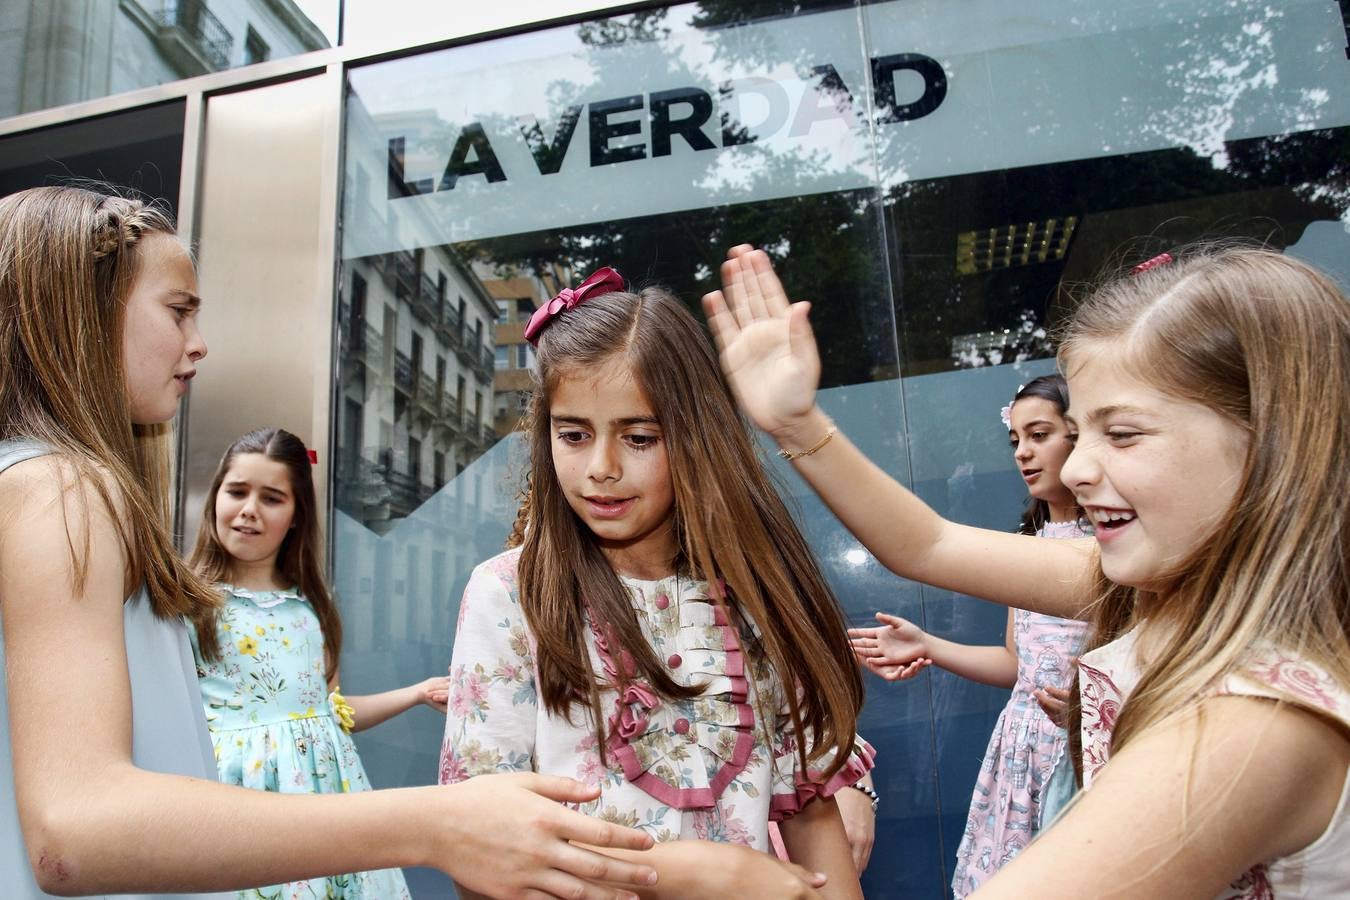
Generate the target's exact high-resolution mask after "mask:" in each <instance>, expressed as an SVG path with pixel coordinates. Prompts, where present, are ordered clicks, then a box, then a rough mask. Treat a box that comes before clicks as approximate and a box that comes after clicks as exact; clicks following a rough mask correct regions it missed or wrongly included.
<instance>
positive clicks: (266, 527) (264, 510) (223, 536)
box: [189, 428, 447, 900]
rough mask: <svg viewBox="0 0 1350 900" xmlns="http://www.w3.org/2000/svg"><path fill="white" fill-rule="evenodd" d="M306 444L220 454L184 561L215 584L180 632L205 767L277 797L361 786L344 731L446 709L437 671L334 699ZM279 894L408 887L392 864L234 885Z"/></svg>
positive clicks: (272, 432) (263, 439)
mask: <svg viewBox="0 0 1350 900" xmlns="http://www.w3.org/2000/svg"><path fill="white" fill-rule="evenodd" d="M312 468H313V466H312V464H311V456H310V452H309V451H308V450H306V449H305V444H304V442H303V441H301V440H300V439H299V438H298V437H296V436H295V435H293V434H291V433H290V432H289V431H283V430H282V429H279V428H263V429H259V430H257V431H253V432H250V433H248V434H246V435H244V436H243V437H240V438H239V439H238V440H236V441H235V442H234V443H232V444H231V445H230V446H229V448H228V449H227V450H226V451H225V455H224V456H223V457H222V458H221V460H220V465H219V466H218V467H217V468H216V474H215V476H214V478H212V481H211V488H210V490H208V491H207V493H206V504H205V507H204V509H203V511H202V522H201V525H200V527H199V528H198V530H197V543H196V546H195V547H194V549H193V551H192V556H191V558H190V559H189V565H191V566H192V568H193V569H194V570H195V571H196V572H197V573H198V574H199V575H201V576H202V577H203V578H205V579H206V580H207V581H208V582H211V583H212V584H214V585H215V587H216V588H217V589H218V590H220V591H221V593H222V596H223V600H224V604H223V606H220V607H216V606H210V607H204V608H203V609H201V610H200V611H199V612H198V614H197V616H196V622H195V623H194V625H195V628H194V629H193V631H192V632H191V633H190V635H189V636H190V638H191V640H192V650H193V655H194V656H195V657H196V660H197V676H198V678H199V679H200V680H201V694H202V702H203V704H204V706H205V709H206V727H207V729H208V730H209V731H210V733H211V745H212V747H213V748H214V750H215V757H216V770H217V772H218V774H219V776H220V780H221V781H223V782H225V783H226V784H238V785H242V786H244V787H249V788H255V789H257V790H264V791H280V792H282V793H286V794H345V793H348V792H351V791H368V790H370V782H369V780H368V779H367V778H366V773H365V769H364V768H363V767H362V766H361V759H360V757H359V756H358V755H357V752H356V745H355V744H353V743H352V740H351V738H350V737H349V736H348V735H349V734H350V733H351V732H353V731H362V730H364V729H366V728H371V727H373V726H375V725H378V724H380V723H381V722H383V721H385V720H386V719H389V718H392V717H393V716H396V715H398V714H400V713H402V712H406V711H407V710H409V709H411V708H413V707H414V706H419V705H422V704H425V705H427V706H430V707H431V708H433V709H437V710H440V711H441V712H445V696H446V683H447V679H446V677H445V676H444V675H442V676H439V677H432V678H427V679H425V680H423V681H421V682H418V683H416V684H411V685H408V686H407V687H403V688H399V689H397V690H392V691H386V692H384V693H381V694H373V695H369V696H361V697H357V696H353V697H345V698H344V697H343V696H342V695H341V694H340V693H339V692H338V691H339V688H338V657H339V653H340V652H341V650H342V619H341V617H340V616H339V615H338V609H337V604H336V603H335V602H334V600H333V596H332V594H331V593H330V592H329V590H328V584H327V582H326V580H325V579H324V575H323V564H322V562H321V561H320V558H319V548H320V547H321V546H322V545H323V541H322V536H321V535H320V532H319V521H318V516H319V513H318V501H317V499H316V497H315V492H314V476H313V472H312ZM276 896H287V897H290V896H313V897H350V898H356V897H364V898H378V900H384V898H389V900H394V898H398V897H405V898H406V897H407V896H408V888H407V885H406V884H405V883H404V880H403V874H402V872H400V871H399V870H397V869H386V870H382V871H377V872H355V873H351V874H344V875H333V876H328V877H325V878H317V879H312V880H306V881H303V882H297V883H291V884H286V885H280V886H276V887H269V888H255V889H250V890H247V891H241V892H240V893H239V894H238V897H239V900H251V898H263V897H276Z"/></svg>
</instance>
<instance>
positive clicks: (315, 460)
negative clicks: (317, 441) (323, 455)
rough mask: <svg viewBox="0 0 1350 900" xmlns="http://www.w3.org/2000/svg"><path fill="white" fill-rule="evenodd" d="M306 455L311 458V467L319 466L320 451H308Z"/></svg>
mask: <svg viewBox="0 0 1350 900" xmlns="http://www.w3.org/2000/svg"><path fill="white" fill-rule="evenodd" d="M305 453H306V455H308V456H309V464H310V465H311V466H317V465H318V464H319V451H318V450H306V451H305Z"/></svg>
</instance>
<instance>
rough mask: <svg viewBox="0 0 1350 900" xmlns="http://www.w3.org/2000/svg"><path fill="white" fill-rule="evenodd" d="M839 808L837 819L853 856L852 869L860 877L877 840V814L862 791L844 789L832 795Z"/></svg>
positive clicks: (849, 788)
mask: <svg viewBox="0 0 1350 900" xmlns="http://www.w3.org/2000/svg"><path fill="white" fill-rule="evenodd" d="M834 803H835V805H836V806H838V807H839V818H840V819H842V820H843V822H844V834H845V835H846V836H847V837H848V849H849V852H850V853H852V854H853V867H854V868H855V869H857V870H858V875H860V876H861V875H862V873H863V872H864V871H866V869H867V861H868V860H869V859H871V857H872V845H873V844H874V843H875V842H876V838H877V814H876V813H875V812H873V811H872V798H870V797H868V796H867V795H866V794H864V793H863V792H862V791H855V790H854V789H853V788H851V787H846V788H844V789H843V790H841V791H840V792H839V793H837V794H835V795H834Z"/></svg>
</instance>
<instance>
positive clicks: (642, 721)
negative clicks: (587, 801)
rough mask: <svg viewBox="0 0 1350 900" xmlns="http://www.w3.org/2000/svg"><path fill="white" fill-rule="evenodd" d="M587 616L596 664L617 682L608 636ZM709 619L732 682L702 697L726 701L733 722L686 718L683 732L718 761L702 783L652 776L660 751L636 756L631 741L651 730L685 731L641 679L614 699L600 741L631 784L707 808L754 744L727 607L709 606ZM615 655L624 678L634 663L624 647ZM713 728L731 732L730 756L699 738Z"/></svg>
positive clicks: (669, 800)
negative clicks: (681, 784)
mask: <svg viewBox="0 0 1350 900" xmlns="http://www.w3.org/2000/svg"><path fill="white" fill-rule="evenodd" d="M590 619H591V632H592V634H593V635H594V637H595V646H596V651H597V652H598V654H599V656H600V662H601V665H602V667H603V669H604V671H605V674H606V675H607V676H608V677H609V679H610V680H611V682H612V683H614V684H618V683H619V681H620V677H619V668H618V665H617V664H616V663H615V660H614V654H613V653H612V652H611V650H610V646H609V640H608V638H607V637H606V635H605V634H604V633H603V629H601V628H600V627H599V626H597V625H596V623H595V619H594V617H590ZM713 620H714V624H716V625H717V626H718V627H719V628H720V629H721V630H722V647H721V649H722V651H723V652H724V653H725V671H724V672H722V673H719V674H722V675H724V676H725V677H726V678H727V679H728V680H729V681H730V683H731V684H730V690H728V691H725V692H722V693H718V694H711V695H707V694H705V695H704V698H705V699H709V700H715V701H719V702H723V703H729V704H731V705H732V707H733V709H732V713H733V715H734V724H733V723H700V722H698V721H693V722H688V721H686V722H685V724H686V726H687V727H686V729H685V733H687V732H688V731H691V730H692V731H693V732H694V734H695V736H696V738H697V740H696V743H697V746H698V747H699V749H700V750H701V751H702V752H704V753H707V754H709V755H711V756H713V757H715V758H716V759H718V760H719V761H721V763H722V764H721V765H720V766H719V767H718V769H717V772H716V774H715V775H714V776H713V778H712V780H711V781H710V782H709V783H708V786H707V787H692V788H691V787H678V786H676V785H674V784H671V783H670V782H668V781H666V780H664V779H662V778H661V777H660V776H658V775H656V774H655V773H654V772H653V771H652V769H653V768H655V767H656V766H657V765H659V764H660V763H661V762H662V760H663V759H664V756H658V757H655V758H653V759H652V760H651V761H650V762H649V763H646V764H644V763H643V762H642V760H641V759H639V758H638V754H637V751H636V750H635V749H634V747H633V742H634V741H636V740H638V739H639V738H642V737H643V736H645V735H648V734H651V733H652V732H653V731H656V732H657V733H659V732H667V733H668V734H677V735H678V737H679V739H680V740H682V741H683V740H685V738H684V734H683V733H680V732H678V730H677V728H676V721H667V720H672V719H673V718H674V715H675V714H674V713H673V712H671V711H670V710H668V709H664V708H662V705H661V699H660V697H659V696H658V695H657V693H656V692H655V691H654V690H652V688H651V686H650V685H648V684H646V683H644V682H642V681H635V680H629V681H628V686H627V687H626V688H624V690H623V691H622V692H621V693H620V694H619V696H618V697H617V698H616V700H615V708H614V712H613V714H612V715H611V716H610V718H609V737H608V738H607V739H606V745H605V746H606V749H607V750H608V751H609V752H610V753H611V754H613V755H614V758H615V759H617V760H618V761H619V764H620V765H621V766H622V767H623V775H624V778H625V779H627V780H628V782H629V783H630V784H632V785H635V786H637V787H639V788H641V789H642V790H644V791H646V792H647V793H648V794H650V795H651V796H652V797H654V798H655V799H657V800H659V801H660V802H662V803H664V804H666V805H667V806H671V807H673V808H675V809H710V808H712V807H713V806H715V805H716V804H717V801H718V799H719V798H720V797H721V796H722V792H723V791H725V790H726V788H727V785H729V784H731V782H732V781H734V780H735V779H736V776H738V775H740V774H741V773H742V772H743V771H745V767H746V766H747V765H748V764H749V762H750V753H751V751H752V750H753V749H754V746H755V736H754V727H755V711H754V709H753V708H752V707H751V705H750V703H749V702H748V694H749V682H748V680H747V679H746V677H745V659H744V658H743V656H742V655H741V648H740V644H739V643H738V642H737V640H736V635H735V631H734V629H733V628H732V627H731V625H730V623H729V622H728V619H727V613H726V609H725V608H724V607H722V606H713ZM619 656H620V658H621V659H622V661H623V667H624V673H623V674H624V676H625V678H628V677H629V676H631V674H632V672H633V671H634V669H635V668H636V667H635V665H634V663H633V659H632V656H631V655H629V653H628V652H627V651H626V650H624V651H620V653H619ZM714 728H715V729H717V730H722V729H726V728H730V729H732V730H733V731H735V732H736V741H735V745H734V746H733V748H732V750H731V754H730V759H728V758H726V757H725V756H723V755H722V754H721V753H718V752H717V751H716V750H714V749H713V748H711V747H708V746H706V745H705V744H704V743H703V741H702V739H701V738H702V736H703V734H704V732H705V731H709V730H712V729H714ZM705 771H706V766H705Z"/></svg>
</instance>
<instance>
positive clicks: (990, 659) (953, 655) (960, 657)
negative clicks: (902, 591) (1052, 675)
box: [848, 609, 1017, 688]
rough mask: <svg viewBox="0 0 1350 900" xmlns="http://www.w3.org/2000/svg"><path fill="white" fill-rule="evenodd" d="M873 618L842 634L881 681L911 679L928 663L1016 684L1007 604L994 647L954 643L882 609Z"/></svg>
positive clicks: (975, 677) (973, 678)
mask: <svg viewBox="0 0 1350 900" xmlns="http://www.w3.org/2000/svg"><path fill="white" fill-rule="evenodd" d="M877 621H878V622H880V623H881V624H880V625H879V626H877V627H875V628H850V629H849V630H848V634H849V638H850V640H851V641H852V643H853V653H854V655H855V656H856V657H857V658H858V661H859V662H861V663H862V664H863V665H864V666H866V667H867V669H868V670H869V671H871V672H873V673H874V674H876V675H879V676H880V677H882V678H884V679H886V680H887V681H896V680H904V679H908V678H913V677H914V676H915V675H917V674H918V673H919V672H921V671H922V670H923V669H924V668H925V667H926V666H928V665H930V664H931V665H936V666H938V667H940V668H943V669H946V670H947V671H948V672H951V673H953V674H955V675H960V676H961V677H962V678H969V679H970V680H971V681H978V682H979V683H980V684H988V685H993V686H994V687H1003V688H1010V687H1012V686H1013V685H1014V684H1016V683H1017V648H1016V646H1014V644H1013V611H1012V610H1011V609H1010V610H1008V627H1007V630H1006V635H1005V640H1004V643H1003V644H999V645H997V646H982V645H978V644H958V643H957V642H955V641H949V640H946V639H945V638H940V637H936V636H934V635H931V634H929V633H928V632H926V631H924V630H923V629H922V628H920V627H919V626H918V625H915V624H914V623H913V622H911V621H909V620H908V619H902V618H900V617H899V616H892V615H889V614H888V613H877ZM916 663H917V664H918V665H916Z"/></svg>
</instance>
